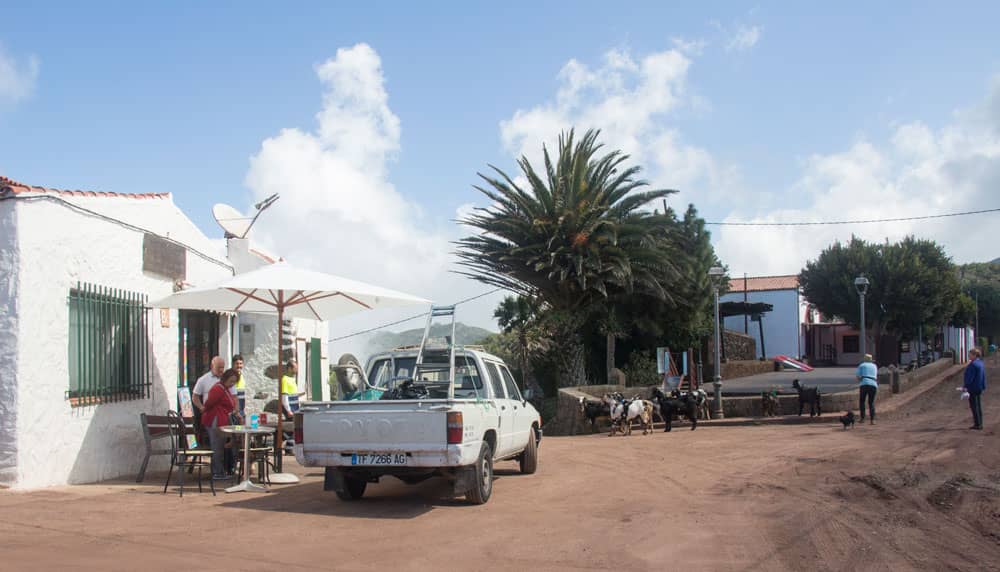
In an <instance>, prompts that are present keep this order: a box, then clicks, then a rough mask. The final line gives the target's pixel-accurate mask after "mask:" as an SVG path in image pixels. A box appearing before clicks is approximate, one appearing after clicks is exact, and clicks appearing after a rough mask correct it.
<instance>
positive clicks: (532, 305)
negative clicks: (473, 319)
mask: <svg viewBox="0 0 1000 572" xmlns="http://www.w3.org/2000/svg"><path fill="white" fill-rule="evenodd" d="M493 317H494V318H496V319H497V324H498V325H499V326H500V329H501V330H502V331H503V333H504V334H509V335H511V336H512V337H513V340H514V344H515V347H514V355H515V363H516V364H517V366H518V368H519V369H520V370H521V375H522V376H523V378H524V386H525V387H526V388H531V390H532V391H535V392H537V393H540V390H541V387H539V385H538V383H537V381H536V380H535V372H534V368H532V366H531V361H532V357H533V356H535V355H537V354H539V353H541V352H544V351H546V350H547V349H548V347H549V336H548V332H547V331H546V330H545V327H544V324H543V322H542V319H541V308H540V307H539V304H538V301H537V300H534V299H532V298H528V297H525V296H507V297H505V298H504V299H503V300H502V301H501V302H500V304H498V305H497V307H496V310H494V311H493Z"/></svg>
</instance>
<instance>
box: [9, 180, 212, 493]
mask: <svg viewBox="0 0 1000 572" xmlns="http://www.w3.org/2000/svg"><path fill="white" fill-rule="evenodd" d="M73 202H74V203H75V204H79V205H81V206H85V207H86V208H88V209H93V210H97V211H100V212H102V213H104V214H106V215H108V216H112V217H115V218H121V219H125V220H128V221H129V222H130V223H132V224H134V225H136V226H139V227H142V228H145V229H148V230H152V231H154V232H157V233H158V234H162V235H166V236H170V237H171V238H173V239H174V240H178V241H181V242H183V243H185V244H188V245H190V246H193V247H195V248H197V249H199V250H201V251H202V252H205V253H206V254H210V255H214V256H215V257H216V258H217V259H221V258H222V256H221V255H219V253H216V252H214V249H216V248H217V245H214V244H213V243H212V242H211V241H209V240H208V239H207V238H205V237H204V235H202V234H201V232H200V231H198V229H197V228H196V227H195V226H194V225H193V223H191V221H190V220H189V219H187V217H185V216H184V215H183V213H181V212H180V211H179V210H178V209H177V208H176V206H174V204H173V202H172V200H170V199H169V198H166V199H165V198H146V199H135V198H111V197H97V198H75V197H74V198H73ZM17 206H18V218H17V221H18V225H17V231H18V232H17V236H18V239H19V240H18V242H19V247H20V257H19V263H18V278H19V288H18V289H17V294H18V296H17V337H18V340H19V344H18V348H17V352H16V366H17V369H16V371H17V377H16V383H17V386H18V387H19V388H20V389H19V391H18V393H17V408H18V415H17V469H16V476H15V478H14V480H13V482H9V483H8V484H11V485H13V486H14V487H16V488H22V489H28V488H36V487H44V486H49V485H60V484H66V483H85V482H94V481H98V480H103V479H108V478H113V477H119V476H123V475H133V474H135V472H136V471H137V470H138V468H139V464H140V462H141V460H142V454H143V442H142V435H141V431H140V428H139V413H141V412H147V413H156V414H163V412H165V411H166V410H167V409H172V408H175V407H176V399H177V397H176V385H177V379H178V354H177V350H178V328H177V312H176V311H171V312H170V323H169V326H168V327H161V324H160V313H159V310H153V311H152V312H151V313H150V316H149V324H150V328H149V332H148V334H149V338H150V342H151V345H152V365H153V387H152V396H151V397H150V398H147V399H142V400H134V401H125V402H119V403H108V404H100V405H94V406H86V407H73V406H71V404H70V402H69V400H67V399H66V390H67V389H68V384H69V369H68V365H69V364H68V355H67V354H68V343H69V325H68V314H69V308H68V296H69V292H70V289H71V288H74V287H75V286H76V284H77V281H81V282H89V283H92V284H99V285H104V286H110V287H115V288H123V289H127V290H132V291H139V292H143V293H145V294H147V295H148V296H149V299H150V300H151V301H153V300H156V299H158V298H161V297H164V296H167V295H169V294H170V293H172V283H171V281H169V280H167V279H164V278H162V277H158V276H154V275H151V274H144V273H143V271H142V243H143V233H142V232H137V231H135V230H130V229H127V228H123V227H122V226H118V225H116V224H113V223H109V222H107V221H104V220H100V219H96V218H93V217H91V216H87V215H83V214H79V213H77V212H74V211H72V210H70V209H68V208H66V207H65V206H62V205H59V204H56V203H53V202H49V201H37V202H31V203H26V202H19V204H18V205H17ZM228 275H231V271H230V270H227V269H226V268H224V267H223V266H220V265H219V264H215V263H212V262H209V261H207V260H205V259H204V258H201V257H199V256H196V255H193V254H191V253H190V252H189V253H188V255H187V281H188V282H191V283H194V284H198V283H201V284H207V283H210V282H214V281H216V280H219V279H222V278H223V277H225V276H228ZM226 338H227V339H228V334H227V335H226ZM224 347H225V346H224ZM0 359H2V358H0ZM8 363H9V362H8ZM3 383H7V380H6V378H5V379H4V380H3ZM165 462H166V461H165V458H163V457H159V458H157V457H154V461H153V462H152V463H151V467H150V468H151V469H153V470H155V469H156V468H158V467H165Z"/></svg>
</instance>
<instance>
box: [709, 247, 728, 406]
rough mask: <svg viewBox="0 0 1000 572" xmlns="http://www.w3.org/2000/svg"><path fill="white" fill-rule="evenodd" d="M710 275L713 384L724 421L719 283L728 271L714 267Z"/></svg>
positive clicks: (716, 404) (717, 404) (710, 270)
mask: <svg viewBox="0 0 1000 572" xmlns="http://www.w3.org/2000/svg"><path fill="white" fill-rule="evenodd" d="M708 275H709V276H710V277H711V278H712V281H713V282H714V283H715V381H714V383H713V384H712V385H713V386H714V387H715V418H716V419H722V418H723V417H725V414H724V413H723V411H722V360H721V359H720V355H721V354H722V332H720V331H719V330H720V329H721V327H720V324H719V283H720V282H721V280H720V279H721V278H722V277H723V276H725V275H726V269H725V268H722V267H721V266H713V267H711V268H709V270H708Z"/></svg>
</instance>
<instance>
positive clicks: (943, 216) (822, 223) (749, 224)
mask: <svg viewBox="0 0 1000 572" xmlns="http://www.w3.org/2000/svg"><path fill="white" fill-rule="evenodd" d="M995 212H1000V208H997V209H982V210H977V211H964V212H959V213H944V214H934V215H924V216H908V217H899V218H879V219H863V220H829V221H808V222H706V223H705V224H711V225H715V226H819V225H834V224H872V223H879V222H903V221H910V220H928V219H933V218H947V217H955V216H967V215H975V214H985V213H995Z"/></svg>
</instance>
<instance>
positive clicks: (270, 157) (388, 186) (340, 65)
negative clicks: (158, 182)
mask: <svg viewBox="0 0 1000 572" xmlns="http://www.w3.org/2000/svg"><path fill="white" fill-rule="evenodd" d="M316 74H317V76H318V77H319V79H320V81H321V83H322V86H323V104H322V108H321V109H320V110H319V112H318V113H317V114H316V120H317V127H316V129H315V130H312V131H307V130H302V129H296V128H289V129H283V130H282V131H280V132H279V133H278V134H276V135H275V136H273V137H271V138H269V139H267V140H265V141H264V142H263V143H262V144H261V148H260V150H259V152H258V153H257V154H256V155H255V156H253V157H252V158H251V159H250V169H249V172H248V173H247V176H246V185H247V186H248V187H249V188H250V190H251V191H252V194H253V196H252V200H251V201H249V202H250V203H254V202H257V201H259V200H261V199H263V198H264V197H267V196H270V195H271V194H273V193H280V195H281V199H280V200H279V201H278V202H277V203H275V205H274V206H273V207H271V209H269V210H268V211H267V212H266V213H265V214H264V215H263V216H261V218H260V220H259V222H258V223H257V226H256V227H255V228H254V231H253V239H254V240H256V241H258V242H261V243H262V244H263V246H265V247H267V248H269V249H271V250H272V251H273V252H275V253H277V254H280V255H281V256H283V257H285V258H286V259H288V260H290V261H292V262H294V263H297V264H299V265H302V266H305V267H310V268H314V269H317V270H321V271H325V272H331V273H334V274H340V275H344V276H348V277H351V278H355V279H358V280H364V281H368V282H372V283H375V284H379V285H382V286H386V287H389V288H395V289H399V290H402V291H404V292H410V293H413V294H417V295H421V296H424V297H426V298H429V299H433V300H435V301H437V302H439V303H449V302H453V301H455V300H456V299H458V298H462V297H465V296H469V295H474V294H478V293H480V292H482V291H484V290H487V288H486V287H485V286H483V285H482V284H478V283H475V282H472V281H470V280H466V279H464V278H461V277H459V276H457V275H455V274H454V273H452V272H450V271H451V270H453V269H454V268H455V266H454V264H453V262H454V261H453V257H452V255H451V252H452V251H453V250H454V247H453V245H452V244H451V241H452V240H454V239H455V238H457V233H458V232H459V229H458V228H457V226H456V225H454V224H452V223H451V222H450V221H447V222H446V223H439V224H437V225H436V224H434V223H432V222H430V221H428V220H427V218H426V217H425V216H424V215H423V214H422V210H421V208H420V207H419V205H418V204H417V203H415V202H412V201H411V200H410V199H408V198H407V197H405V196H404V195H403V194H401V193H400V192H399V191H398V190H397V189H396V188H395V186H394V185H393V184H392V183H390V182H389V179H388V175H387V174H388V171H389V167H390V165H391V161H392V158H393V156H394V155H395V154H396V153H398V152H399V151H400V121H399V118H398V117H397V116H396V115H395V114H394V113H393V112H392V110H391V109H390V107H389V97H388V93H387V92H386V89H385V79H384V77H383V73H382V66H381V60H380V58H379V56H378V54H377V53H376V52H375V50H373V49H372V48H371V47H369V46H368V45H366V44H358V45H356V46H353V47H351V48H342V49H339V50H337V54H336V56H335V57H333V58H331V59H329V60H327V61H326V62H323V63H322V64H320V65H318V66H317V67H316ZM487 302H489V300H487ZM493 302H495V300H493ZM491 309H492V308H489V309H488V310H486V311H483V310H482V309H481V308H480V309H473V310H472V311H470V312H468V313H466V312H463V313H462V315H460V316H459V319H462V320H463V321H466V322H472V323H475V324H477V325H487V324H488V319H485V318H483V316H487V317H488V316H490V315H491V314H490V311H491ZM420 311H421V309H419V308H416V309H414V308H411V309H405V310H401V311H399V312H390V313H386V312H382V313H377V314H370V315H369V314H362V315H359V316H356V317H354V318H350V319H346V320H338V321H336V322H333V323H331V334H332V335H337V334H342V333H345V332H349V331H352V330H354V329H361V328H365V327H371V326H374V325H377V324H379V323H382V322H383V321H391V320H392V319H395V318H398V317H400V316H405V315H411V314H413V313H418V312H420ZM419 325H420V323H419V322H411V323H407V324H404V325H402V326H400V327H399V328H404V329H405V328H408V327H417V326H419ZM399 328H394V329H399ZM354 342H356V340H351V344H350V345H351V347H355V348H356V344H355V343H354Z"/></svg>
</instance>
